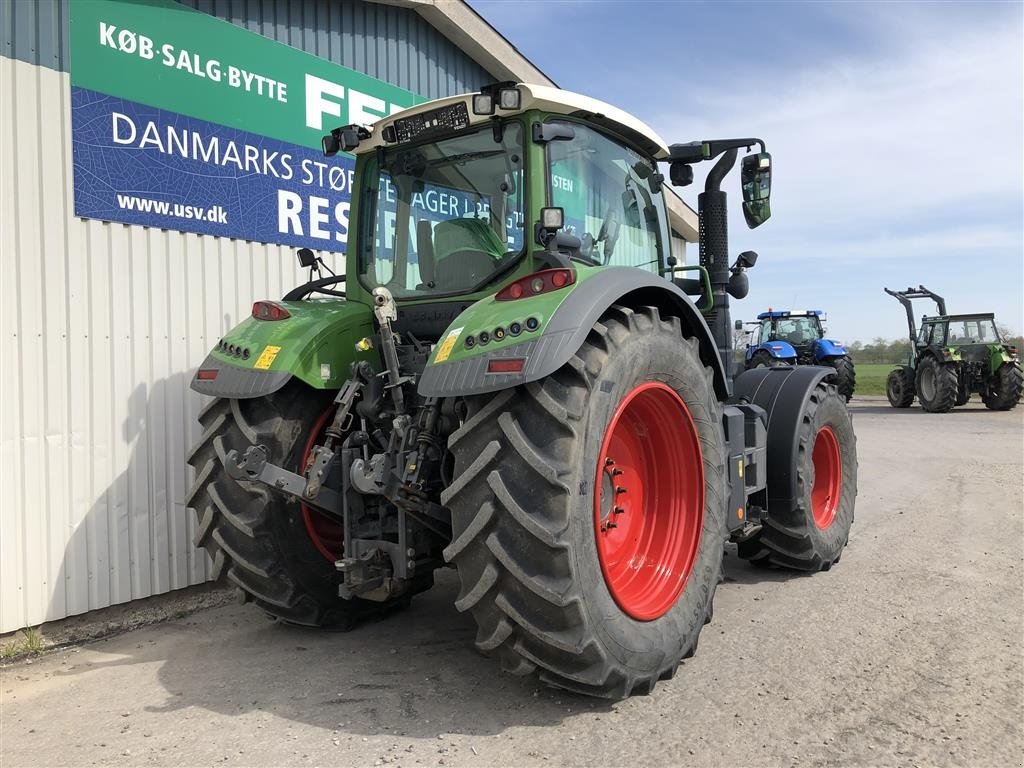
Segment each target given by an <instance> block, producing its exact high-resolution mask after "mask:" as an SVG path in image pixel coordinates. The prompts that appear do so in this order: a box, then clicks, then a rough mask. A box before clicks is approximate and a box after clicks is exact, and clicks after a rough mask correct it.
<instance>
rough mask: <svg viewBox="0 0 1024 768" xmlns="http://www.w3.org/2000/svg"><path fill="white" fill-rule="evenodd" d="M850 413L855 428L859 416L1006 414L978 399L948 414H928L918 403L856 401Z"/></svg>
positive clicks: (929, 417)
mask: <svg viewBox="0 0 1024 768" xmlns="http://www.w3.org/2000/svg"><path fill="white" fill-rule="evenodd" d="M850 412H851V413H852V414H853V418H854V426H856V418H857V414H861V413H863V414H871V415H872V416H889V417H891V418H894V419H912V418H922V419H924V418H927V419H941V418H944V417H946V416H963V415H964V414H975V415H977V414H978V413H1005V411H991V410H989V409H988V408H986V407H985V404H984V403H982V402H980V401H978V400H977V399H975V400H972V401H971V402H969V403H967V404H966V405H958V406H956V407H955V408H953V409H952V410H949V411H947V412H946V413H928V411H926V410H925V409H924V408H922V407H921V406H919V405H918V404H917V403H914V405H912V406H910V407H909V408H893V407H892V406H891V405H888V404H886V405H882V404H876V403H872V404H871V405H861V404H860V403H858V402H857V401H856V400H854V401H853V402H852V403H850Z"/></svg>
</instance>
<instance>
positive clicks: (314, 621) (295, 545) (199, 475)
mask: <svg viewBox="0 0 1024 768" xmlns="http://www.w3.org/2000/svg"><path fill="white" fill-rule="evenodd" d="M331 395H332V393H329V392H328V393H324V392H319V391H317V390H314V389H311V388H309V387H307V386H305V385H303V384H300V383H298V382H293V383H289V384H288V385H286V386H285V387H283V388H282V389H280V390H279V391H277V392H275V393H273V394H271V395H268V396H266V397H260V398H252V399H246V400H225V399H218V400H214V401H213V402H211V403H210V404H209V405H208V406H207V407H206V408H205V409H204V410H203V412H202V413H201V414H200V416H199V421H200V424H202V427H203V434H202V436H201V437H200V438H199V442H198V443H197V444H196V446H195V447H194V448H193V449H192V452H191V454H190V455H189V458H188V463H189V464H191V465H192V467H194V468H195V471H196V479H195V483H194V485H193V486H192V490H191V492H190V493H189V496H188V500H187V502H186V504H187V506H189V507H191V508H192V509H194V510H195V512H196V515H197V518H198V527H197V529H196V536H195V544H196V546H198V547H202V548H204V549H205V550H206V551H207V552H208V553H209V555H210V557H211V558H212V559H213V575H214V578H221V577H223V578H225V579H227V581H229V582H231V583H232V584H234V586H236V587H237V588H238V589H240V590H241V592H242V595H243V597H244V599H246V600H247V601H249V600H251V601H252V602H255V603H256V604H257V605H258V606H259V607H260V608H262V609H263V610H264V611H266V612H267V613H268V614H270V615H271V616H272V617H274V618H277V619H281V620H283V621H286V622H289V623H291V624H299V625H305V626H312V627H330V628H334V629H348V628H351V626H353V625H354V624H355V622H356V621H358V620H359V619H360V618H362V617H363V616H365V615H367V614H369V613H376V612H380V611H381V610H382V609H383V608H386V607H387V606H386V605H384V604H381V603H374V602H370V601H367V600H343V599H341V598H340V597H338V585H339V583H340V582H341V575H340V574H339V573H338V571H337V569H336V568H335V567H334V560H336V559H337V558H338V557H340V554H341V547H342V542H341V532H340V527H339V526H337V525H336V524H334V523H332V522H331V521H330V520H328V519H327V518H324V517H323V516H321V515H319V514H318V513H317V512H316V511H314V510H312V509H310V508H309V507H306V506H305V505H301V504H299V503H298V502H296V501H294V500H292V499H291V498H289V497H287V496H285V495H284V494H281V493H277V492H275V491H273V490H271V489H270V488H267V487H266V486H263V485H261V484H259V483H254V482H250V481H236V480H233V479H232V478H231V477H229V476H228V475H227V473H226V472H225V471H224V461H225V457H226V456H227V453H228V451H230V450H231V449H236V450H238V451H239V453H242V452H244V450H245V449H246V448H248V447H249V446H250V445H253V444H262V445H265V446H267V447H268V448H269V449H270V457H269V458H270V461H271V462H273V463H275V464H279V465H281V466H284V467H286V468H289V469H292V470H293V471H301V470H300V466H301V465H302V464H303V463H304V461H305V458H306V456H307V455H308V453H309V451H310V450H311V449H312V447H313V445H314V444H315V443H316V441H317V439H318V438H319V437H320V435H321V433H322V431H323V429H324V428H325V427H326V426H327V423H328V418H329V417H330V416H331V415H332V414H333V410H334V409H333V404H332V402H331ZM399 600H401V598H399Z"/></svg>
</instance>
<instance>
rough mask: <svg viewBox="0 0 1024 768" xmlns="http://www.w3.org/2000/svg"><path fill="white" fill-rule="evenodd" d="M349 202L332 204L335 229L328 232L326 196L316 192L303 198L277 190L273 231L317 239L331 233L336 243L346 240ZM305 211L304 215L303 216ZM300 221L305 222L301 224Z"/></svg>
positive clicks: (283, 190) (328, 204)
mask: <svg viewBox="0 0 1024 768" xmlns="http://www.w3.org/2000/svg"><path fill="white" fill-rule="evenodd" d="M350 209H351V204H350V203H349V202H348V201H347V200H345V201H342V202H340V203H337V204H335V206H334V210H333V213H334V221H333V223H334V224H336V225H337V227H338V229H337V231H335V232H333V233H332V232H330V231H329V230H328V229H326V227H327V226H329V225H330V224H331V223H332V222H331V217H330V213H329V211H330V200H328V199H327V198H325V197H319V196H317V195H310V196H309V197H308V198H307V199H305V200H304V199H303V198H302V196H301V195H299V194H296V193H295V192H290V191H288V190H286V189H279V190H277V231H278V232H280V233H281V234H282V235H298V236H299V237H304V236H305V235H306V233H307V232H308V233H309V237H315V238H317V239H319V240H330V239H331V238H332V237H333V238H334V239H335V240H337V241H338V242H339V243H344V242H346V241H347V240H348V220H349V211H350ZM303 214H305V216H303ZM304 221H305V222H306V223H308V226H304Z"/></svg>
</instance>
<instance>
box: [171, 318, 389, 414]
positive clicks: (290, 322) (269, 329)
mask: <svg viewBox="0 0 1024 768" xmlns="http://www.w3.org/2000/svg"><path fill="white" fill-rule="evenodd" d="M275 303H276V304H278V305H279V306H281V307H284V308H285V309H287V310H288V312H289V313H290V315H291V317H288V318H285V319H284V320H257V319H255V318H253V317H248V318H246V319H245V320H243V321H242V322H241V323H239V324H238V325H236V326H235V327H234V328H232V329H231V330H230V331H228V332H227V333H226V334H225V335H224V337H223V338H222V339H221V340H220V342H218V344H217V345H216V346H215V347H214V348H213V350H212V351H211V352H210V353H209V354H208V355H207V356H206V359H205V360H204V361H203V363H202V365H200V366H199V371H202V373H203V376H204V378H202V379H201V378H199V371H197V372H196V375H195V376H193V378H192V384H191V386H192V389H194V390H195V391H196V392H199V393H201V394H204V395H212V396H214V397H227V398H237V399H244V398H250V397H263V396H265V395H269V394H271V393H272V392H276V391H277V390H279V389H280V388H281V387H283V386H284V385H285V384H287V383H288V381H289V380H291V379H292V378H293V377H294V378H298V379H300V380H302V381H304V382H305V383H306V384H308V385H309V386H311V387H313V388H314V389H338V388H340V387H341V385H342V383H344V381H345V379H346V378H347V377H348V372H349V366H350V364H351V363H352V361H354V360H357V359H361V360H369V361H370V363H371V365H373V366H374V367H375V368H377V369H378V370H379V368H380V358H379V355H378V353H377V350H376V349H369V350H367V351H365V352H357V351H356V349H355V345H356V342H358V341H359V340H360V339H362V338H364V337H368V336H369V337H372V335H373V333H374V330H373V313H372V311H371V310H370V308H369V307H367V306H366V305H364V304H360V303H358V302H349V301H338V300H333V299H329V300H312V301H279V302H275ZM232 350H234V351H232ZM212 371H216V373H215V374H213V373H211V372H212ZM211 375H212V376H214V378H205V377H209V376H211Z"/></svg>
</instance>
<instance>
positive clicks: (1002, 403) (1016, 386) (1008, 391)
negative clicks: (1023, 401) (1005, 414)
mask: <svg viewBox="0 0 1024 768" xmlns="http://www.w3.org/2000/svg"><path fill="white" fill-rule="evenodd" d="M1022 387H1024V374H1022V373H1021V369H1020V363H1017V362H1009V363H1003V364H1002V365H1001V366H999V369H998V370H997V371H996V372H995V375H994V376H993V377H992V383H991V384H990V385H989V386H988V387H986V388H985V390H984V392H982V394H981V399H982V401H983V402H984V403H985V407H986V408H988V409H989V410H993V411H1009V410H1012V409H1013V408H1016V407H1017V403H1018V402H1020V396H1021V389H1022Z"/></svg>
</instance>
